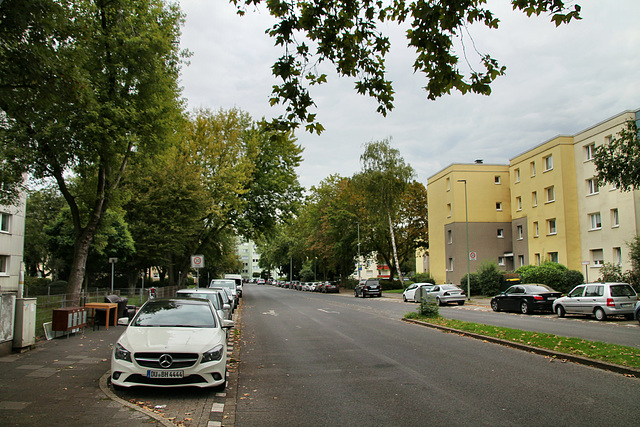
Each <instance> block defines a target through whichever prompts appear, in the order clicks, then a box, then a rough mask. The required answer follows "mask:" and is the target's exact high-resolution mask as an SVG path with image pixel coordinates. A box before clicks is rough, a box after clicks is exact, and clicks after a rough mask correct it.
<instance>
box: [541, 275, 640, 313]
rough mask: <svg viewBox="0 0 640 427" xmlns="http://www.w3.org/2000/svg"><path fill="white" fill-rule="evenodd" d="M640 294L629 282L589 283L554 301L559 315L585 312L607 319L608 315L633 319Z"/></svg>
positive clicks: (554, 310) (554, 306)
mask: <svg viewBox="0 0 640 427" xmlns="http://www.w3.org/2000/svg"><path fill="white" fill-rule="evenodd" d="M637 300H638V295H637V294H636V291H634V290H633V288H632V287H631V285H629V284H628V283H587V284H584V285H578V286H576V287H575V288H573V289H572V290H571V292H569V293H568V294H567V296H565V297H562V298H558V299H557V300H555V301H554V302H553V312H554V313H556V314H557V315H558V317H564V315H565V314H584V315H587V316H595V318H596V319H598V320H605V319H606V318H607V316H625V317H626V318H627V319H633V310H634V308H635V306H636V301H637Z"/></svg>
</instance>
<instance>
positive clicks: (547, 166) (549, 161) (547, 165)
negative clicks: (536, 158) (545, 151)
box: [542, 155, 553, 172]
mask: <svg viewBox="0 0 640 427" xmlns="http://www.w3.org/2000/svg"><path fill="white" fill-rule="evenodd" d="M542 160H544V171H545V172H546V171H550V170H551V169H553V156H552V155H549V156H547V157H545V158H543V159H542Z"/></svg>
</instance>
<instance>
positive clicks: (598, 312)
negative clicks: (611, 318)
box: [593, 307, 607, 321]
mask: <svg viewBox="0 0 640 427" xmlns="http://www.w3.org/2000/svg"><path fill="white" fill-rule="evenodd" d="M593 314H594V315H595V316H596V319H597V320H600V321H602V320H605V319H606V318H607V315H606V313H605V312H604V310H603V309H601V308H600V307H598V308H596V311H594V312H593Z"/></svg>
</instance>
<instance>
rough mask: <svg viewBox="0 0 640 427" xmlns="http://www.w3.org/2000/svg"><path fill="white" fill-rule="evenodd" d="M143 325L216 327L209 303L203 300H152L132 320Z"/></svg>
mask: <svg viewBox="0 0 640 427" xmlns="http://www.w3.org/2000/svg"><path fill="white" fill-rule="evenodd" d="M131 325H132V326H141V327H184V328H215V327H216V318H215V315H214V314H213V311H211V307H210V306H209V304H207V303H205V302H201V301H185V300H178V301H176V300H151V301H149V302H147V303H146V304H145V305H144V306H142V308H141V309H140V311H139V312H138V315H137V316H136V317H135V318H134V320H133V321H132V322H131Z"/></svg>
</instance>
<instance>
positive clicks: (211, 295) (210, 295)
mask: <svg viewBox="0 0 640 427" xmlns="http://www.w3.org/2000/svg"><path fill="white" fill-rule="evenodd" d="M176 296H178V297H182V298H204V299H208V300H209V301H211V304H213V307H214V308H215V309H216V310H220V300H219V299H218V293H217V292H178V293H177V294H176Z"/></svg>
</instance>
